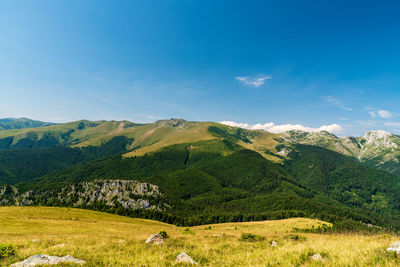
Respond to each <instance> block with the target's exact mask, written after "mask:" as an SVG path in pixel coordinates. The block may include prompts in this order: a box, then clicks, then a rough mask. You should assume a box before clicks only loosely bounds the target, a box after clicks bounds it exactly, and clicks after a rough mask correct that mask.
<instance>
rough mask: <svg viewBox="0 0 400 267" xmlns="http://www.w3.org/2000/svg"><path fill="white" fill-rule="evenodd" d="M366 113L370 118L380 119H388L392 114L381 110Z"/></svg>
mask: <svg viewBox="0 0 400 267" xmlns="http://www.w3.org/2000/svg"><path fill="white" fill-rule="evenodd" d="M368 113H369V115H370V116H371V117H372V118H377V117H380V118H384V119H388V118H391V117H392V113H391V112H390V111H388V110H383V109H381V110H377V111H369V112H368Z"/></svg>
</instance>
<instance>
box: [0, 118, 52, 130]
mask: <svg viewBox="0 0 400 267" xmlns="http://www.w3.org/2000/svg"><path fill="white" fill-rule="evenodd" d="M50 125H54V123H51V122H43V121H34V120H31V119H27V118H18V119H15V118H5V119H0V131H3V130H11V129H25V128H37V127H45V126H50Z"/></svg>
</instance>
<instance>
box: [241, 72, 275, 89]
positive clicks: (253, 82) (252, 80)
mask: <svg viewBox="0 0 400 267" xmlns="http://www.w3.org/2000/svg"><path fill="white" fill-rule="evenodd" d="M235 79H236V80H238V81H241V82H242V83H243V84H245V85H247V86H251V87H260V86H261V85H263V84H264V83H265V80H270V79H272V76H270V75H265V74H259V75H256V76H239V77H235Z"/></svg>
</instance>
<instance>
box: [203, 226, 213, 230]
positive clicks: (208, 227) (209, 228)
mask: <svg viewBox="0 0 400 267" xmlns="http://www.w3.org/2000/svg"><path fill="white" fill-rule="evenodd" d="M211 229H212V228H211V226H207V227H206V228H204V230H211Z"/></svg>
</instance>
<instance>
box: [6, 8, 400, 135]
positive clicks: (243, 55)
mask: <svg viewBox="0 0 400 267" xmlns="http://www.w3.org/2000/svg"><path fill="white" fill-rule="evenodd" d="M399 13H400V3H399V2H398V1H317V0H315V1H284V0H279V1H229V2H227V1H215V0H214V1H205V0H202V1H194V0H193V1H182V0H181V1H167V0H165V1H151V0H143V1H89V0H86V1H40V0H39V1H13V0H10V1H7V0H4V1H1V2H0V103H1V104H0V117H21V116H24V117H29V118H33V119H39V120H45V121H55V122H65V121H72V120H79V119H83V118H85V119H91V120H99V119H106V120H111V119H115V120H122V119H128V120H131V121H134V122H151V121H154V120H157V119H161V118H171V117H180V118H185V119H187V120H198V121H230V122H235V123H244V124H247V125H244V124H243V125H244V126H246V127H250V128H251V127H254V124H262V125H265V126H264V127H265V128H266V129H270V128H271V127H275V126H277V127H278V128H279V127H280V128H279V129H281V128H285V127H292V126H291V125H294V124H298V125H301V127H303V126H304V127H310V128H320V127H321V126H330V127H331V128H329V127H328V128H323V129H331V130H333V131H335V133H337V134H338V135H361V134H363V133H364V132H366V131H367V130H371V129H372V130H374V129H383V130H386V131H389V132H394V133H399V134H400V106H399V104H398V103H399V101H400V86H399V85H400V49H399V47H400V34H399V29H400V17H399V16H398V14H399ZM271 122H272V123H273V126H271V124H270V123H271ZM266 123H269V124H267V125H266ZM288 124H289V125H288ZM282 125H283V126H282ZM339 130H340V131H339Z"/></svg>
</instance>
